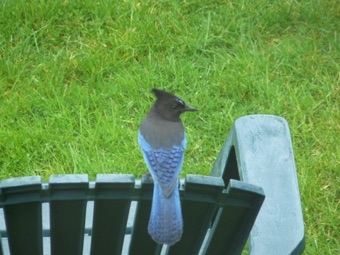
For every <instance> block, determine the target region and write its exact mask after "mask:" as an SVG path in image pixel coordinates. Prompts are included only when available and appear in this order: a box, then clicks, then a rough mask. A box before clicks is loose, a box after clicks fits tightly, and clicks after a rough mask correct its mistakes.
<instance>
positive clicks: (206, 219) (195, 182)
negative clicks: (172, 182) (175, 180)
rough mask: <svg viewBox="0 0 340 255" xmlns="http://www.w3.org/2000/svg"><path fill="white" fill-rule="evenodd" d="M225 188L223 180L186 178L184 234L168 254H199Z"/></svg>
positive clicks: (197, 177)
mask: <svg viewBox="0 0 340 255" xmlns="http://www.w3.org/2000/svg"><path fill="white" fill-rule="evenodd" d="M223 188H224V182H223V180H222V178H217V177H209V176H198V175H187V176H186V179H185V186H184V190H183V191H182V192H181V195H182V213H183V222H184V232H183V236H182V238H181V240H180V241H179V242H178V243H176V244H175V245H173V246H170V248H168V251H167V252H168V253H167V254H169V255H177V254H181V255H186V254H198V252H199V250H200V247H201V244H202V242H203V239H204V237H205V234H206V232H207V229H208V227H209V225H210V222H211V219H212V217H213V216H214V212H215V211H216V205H215V202H216V199H217V198H218V197H219V194H220V193H221V192H222V190H223Z"/></svg>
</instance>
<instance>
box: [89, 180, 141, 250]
mask: <svg viewBox="0 0 340 255" xmlns="http://www.w3.org/2000/svg"><path fill="white" fill-rule="evenodd" d="M134 184H135V179H134V177H133V175H98V176H97V180H96V184H95V202H94V213H93V226H92V241H91V254H93V255H96V254H101V255H105V254H107V255H109V254H110V255H111V254H121V252H122V246H123V241H124V237H125V232H126V225H127V220H128V215H129V210H130V204H131V197H132V196H133V188H134ZM112 198H116V199H112Z"/></svg>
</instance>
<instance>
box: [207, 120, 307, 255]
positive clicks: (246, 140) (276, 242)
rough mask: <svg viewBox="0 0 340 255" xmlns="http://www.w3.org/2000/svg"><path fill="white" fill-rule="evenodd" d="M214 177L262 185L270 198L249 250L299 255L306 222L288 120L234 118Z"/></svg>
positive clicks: (303, 245)
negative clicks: (304, 221)
mask: <svg viewBox="0 0 340 255" xmlns="http://www.w3.org/2000/svg"><path fill="white" fill-rule="evenodd" d="M211 175H212V176H218V177H222V178H223V179H224V181H225V183H226V184H227V183H229V181H230V179H239V180H242V181H244V182H247V183H250V184H253V185H256V186H259V187H262V188H263V190H264V193H265V195H266V199H265V201H264V203H263V206H262V208H261V210H260V212H259V214H258V217H257V219H256V221H255V224H254V227H253V229H252V231H251V234H250V247H249V249H250V254H252V255H261V254H279V255H280V254H282V255H286V254H301V253H302V252H303V250H304V248H305V237H304V224H303V215H302V208H301V200H300V192H299V186H298V180H297V174H296V168H295V161H294V154H293V148H292V141H291V137H290V131H289V126H288V123H287V121H286V120H285V119H283V118H281V117H277V116H272V115H250V116H245V117H242V118H239V119H237V120H236V121H235V123H234V125H233V127H232V130H231V131H230V133H229V135H228V137H227V140H226V142H225V144H224V146H223V148H222V150H221V152H220V154H219V156H218V158H217V160H216V162H215V165H214V167H213V169H212V172H211Z"/></svg>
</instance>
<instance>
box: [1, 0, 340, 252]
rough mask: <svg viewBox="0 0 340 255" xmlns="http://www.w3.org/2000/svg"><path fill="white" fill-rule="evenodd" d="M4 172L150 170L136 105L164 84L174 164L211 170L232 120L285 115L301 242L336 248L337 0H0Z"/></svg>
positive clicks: (316, 248)
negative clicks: (182, 108) (178, 147)
mask: <svg viewBox="0 0 340 255" xmlns="http://www.w3.org/2000/svg"><path fill="white" fill-rule="evenodd" d="M0 15H1V19H0V178H1V179H3V178H9V177H17V176H24V175H41V176H43V178H44V179H45V180H47V179H48V177H49V176H50V175H52V174H63V173H87V174H89V175H90V177H91V178H94V177H95V175H96V174H97V173H134V174H135V176H136V177H140V176H141V174H143V173H145V172H146V171H147V169H146V166H145V164H144V162H143V159H142V156H141V153H140V151H139V147H138V144H137V130H138V125H139V123H140V121H141V119H142V118H143V117H144V115H145V114H146V112H147V110H148V108H149V107H150V106H151V105H152V103H153V101H154V97H153V95H152V94H151V93H150V90H151V89H152V88H153V87H157V88H164V89H166V90H168V91H170V92H173V93H175V94H177V95H179V96H180V97H181V98H182V99H183V100H185V101H186V102H187V103H189V104H191V105H193V106H196V107H198V108H199V109H200V111H199V112H196V113H187V114H185V115H184V116H183V121H184V124H185V128H186V132H187V140H188V146H187V150H186V158H185V163H184V166H183V171H182V175H183V176H184V175H185V174H187V173H199V174H204V175H208V174H209V173H210V170H211V168H212V165H213V163H214V161H215V159H216V157H217V155H218V152H219V150H220V149H221V147H222V145H223V143H224V140H225V138H226V136H227V134H228V131H229V130H230V128H231V126H232V123H233V122H234V121H235V120H236V119H237V118H238V117H241V116H244V115H249V114H260V113H262V114H274V115H279V116H281V117H284V118H286V119H287V121H288V122H289V125H290V128H291V133H292V139H293V147H294V152H295V160H296V165H297V172H298V178H299V185H300V192H301V196H302V204H303V212H304V219H305V228H306V251H305V254H313V255H314V254H320V255H323V254H340V248H339V240H340V234H339V233H340V232H339V228H340V224H339V222H340V217H339V209H338V205H339V185H340V178H339V158H340V146H339V136H340V123H339V122H340V121H339V120H340V114H339V101H340V100H339V92H340V86H339V84H340V75H339V74H340V72H339V70H340V68H339V58H340V40H339V31H340V5H339V3H338V1H336V0H301V1H290V0H281V1H279V0H271V1H269V0H255V1H244V0H234V1H197V0H196V1H194V0H189V1H175V0H173V1H171V0H168V1H167V0H164V1H147V0H146V1H132V0H126V1H110V0H105V1H88V0H85V1H80V0H70V1H67V0H66V1H52V0H46V1H38V0H30V1H24V0H15V1H13V0H3V1H1V2H0Z"/></svg>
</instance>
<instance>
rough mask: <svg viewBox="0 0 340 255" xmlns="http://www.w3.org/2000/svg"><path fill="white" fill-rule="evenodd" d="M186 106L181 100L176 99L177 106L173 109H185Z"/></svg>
mask: <svg viewBox="0 0 340 255" xmlns="http://www.w3.org/2000/svg"><path fill="white" fill-rule="evenodd" d="M184 106H185V103H184V102H183V101H182V100H181V99H179V98H177V99H176V102H175V104H174V105H173V106H172V108H173V109H177V108H180V107H184Z"/></svg>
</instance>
